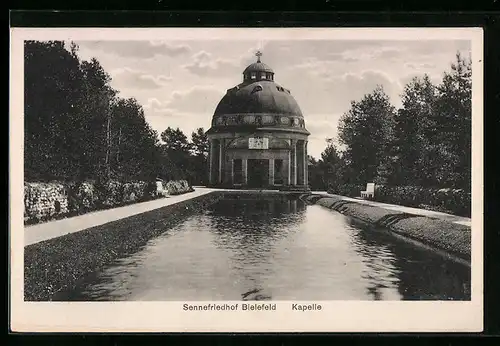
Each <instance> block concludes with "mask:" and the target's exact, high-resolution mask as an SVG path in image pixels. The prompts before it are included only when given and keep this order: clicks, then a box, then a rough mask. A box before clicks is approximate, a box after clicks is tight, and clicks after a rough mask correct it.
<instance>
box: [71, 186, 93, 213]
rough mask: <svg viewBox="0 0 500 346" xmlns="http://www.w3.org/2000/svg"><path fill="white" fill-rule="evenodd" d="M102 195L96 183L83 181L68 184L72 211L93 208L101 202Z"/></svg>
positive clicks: (83, 210)
mask: <svg viewBox="0 0 500 346" xmlns="http://www.w3.org/2000/svg"><path fill="white" fill-rule="evenodd" d="M99 200H100V195H99V191H98V190H97V188H96V186H95V183H94V182H91V181H82V182H75V183H70V184H68V202H69V211H70V212H85V211H90V210H93V209H95V208H96V207H97V205H98V204H99Z"/></svg>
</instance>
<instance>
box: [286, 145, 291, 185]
mask: <svg viewBox="0 0 500 346" xmlns="http://www.w3.org/2000/svg"><path fill="white" fill-rule="evenodd" d="M291 153H292V152H291V149H290V151H289V152H288V160H287V166H288V169H287V184H288V185H290V184H291V183H292V176H291V174H292V173H291V172H292V154H291Z"/></svg>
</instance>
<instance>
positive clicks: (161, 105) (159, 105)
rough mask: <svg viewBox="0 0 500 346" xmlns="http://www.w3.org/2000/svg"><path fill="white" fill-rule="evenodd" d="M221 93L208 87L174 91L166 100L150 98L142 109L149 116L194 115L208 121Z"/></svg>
mask: <svg viewBox="0 0 500 346" xmlns="http://www.w3.org/2000/svg"><path fill="white" fill-rule="evenodd" d="M222 96H223V93H222V92H221V91H220V90H217V89H215V88H213V87H210V86H195V87H193V88H190V89H187V90H182V91H174V92H172V94H171V95H170V97H169V98H168V99H166V100H163V101H161V100H158V99H157V98H150V99H149V100H148V102H147V104H146V105H145V106H144V109H145V110H147V111H148V113H149V114H151V115H162V116H170V117H176V116H181V115H182V114H196V115H197V116H199V117H205V118H206V119H208V120H210V119H211V117H212V115H213V113H214V111H215V107H217V104H218V103H219V101H220V100H221V98H222Z"/></svg>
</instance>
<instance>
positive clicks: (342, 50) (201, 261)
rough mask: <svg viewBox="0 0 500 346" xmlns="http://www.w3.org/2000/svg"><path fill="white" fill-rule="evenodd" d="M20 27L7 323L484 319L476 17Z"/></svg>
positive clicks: (378, 326) (370, 323)
mask: <svg viewBox="0 0 500 346" xmlns="http://www.w3.org/2000/svg"><path fill="white" fill-rule="evenodd" d="M106 30H107V31H106ZM12 38H13V46H12V50H11V61H15V66H13V67H12V69H11V102H12V104H11V114H10V120H11V132H10V133H11V139H10V141H11V197H10V198H11V199H10V203H11V209H12V213H13V214H12V217H11V230H10V232H11V234H10V237H11V253H12V254H11V260H12V263H11V265H12V270H11V279H12V283H11V299H12V301H13V304H18V306H19V308H18V309H14V308H13V312H12V314H13V315H12V319H13V321H15V322H16V323H17V325H18V326H19V328H20V329H22V330H24V331H73V330H75V331H107V330H109V331H119V330H127V331H129V330H136V331H175V330H183V331H428V330H430V331H479V330H481V328H482V299H483V298H482V272H481V270H482V256H483V254H482V236H483V235H482V232H483V230H482V186H481V184H482V180H481V179H482V165H483V161H482V160H483V159H482V147H481V145H482V144H481V143H482V137H481V136H482V117H483V115H482V102H483V99H482V31H481V30H480V29H474V28H469V29H467V28H461V29H442V30H439V29H418V28H414V29H404V28H394V29H378V30H367V29H364V30H363V29H359V30H357V29H355V28H353V29H307V28H303V29H298V28H295V29H290V28H289V29H265V28H259V29H250V28H248V29H222V28H221V29H215V28H213V29H209V30H207V29H195V28H191V29H190V28H185V29H180V28H179V29H175V28H169V29H151V30H148V31H141V30H138V29H136V30H134V29H102V30H97V29H52V30H48V29H47V30H45V29H42V28H40V29H36V28H35V29H26V30H24V31H23V29H17V30H16V29H13V30H12ZM21 210H22V211H23V213H22V214H21ZM14 287H16V288H14ZM14 310H15V311H14ZM349 311H352V312H351V313H349ZM14 315H16V316H14ZM49 316H50V317H49ZM287 318H288V319H289V321H288V324H287V323H286V319H287ZM374 320H376V321H374ZM280 321H283V322H280ZM65 328H66V329H65ZM263 328H264V330H262V329H263ZM300 328H302V329H300Z"/></svg>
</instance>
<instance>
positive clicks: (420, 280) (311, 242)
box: [68, 197, 470, 301]
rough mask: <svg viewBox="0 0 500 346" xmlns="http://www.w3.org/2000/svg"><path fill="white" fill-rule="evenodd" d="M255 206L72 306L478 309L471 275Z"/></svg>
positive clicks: (99, 278)
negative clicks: (176, 303) (403, 303)
mask: <svg viewBox="0 0 500 346" xmlns="http://www.w3.org/2000/svg"><path fill="white" fill-rule="evenodd" d="M246 198H247V199H240V198H237V197H229V198H227V199H223V200H221V201H219V202H218V203H217V204H215V205H213V206H212V207H211V208H210V209H209V210H206V211H205V212H203V213H200V214H197V215H194V216H191V217H189V218H188V219H186V220H185V221H184V222H183V223H181V224H179V225H177V226H176V227H174V228H172V229H167V230H165V233H163V234H162V235H161V236H159V237H157V238H155V239H153V240H151V241H149V243H148V244H147V245H146V246H145V247H143V248H142V249H141V250H140V251H138V252H137V253H135V254H133V255H130V256H129V257H127V258H122V259H120V260H117V261H116V262H115V263H114V264H113V265H111V266H108V267H107V268H105V269H104V270H102V271H101V272H98V273H95V275H94V276H93V277H92V278H90V279H89V280H87V282H85V283H83V284H82V285H81V286H80V287H78V288H77V289H76V290H74V291H73V292H71V294H70V297H69V298H68V299H69V300H143V301H144V300H149V301H155V300H156V301H160V300H161V301H168V300H182V301H187V300H271V299H272V300H336V299H338V300H401V299H410V300H429V299H439V300H443V299H455V300H464V299H466V300H469V299H470V268H468V267H466V266H463V265H461V264H458V263H455V262H452V261H450V260H448V259H445V258H443V257H442V256H440V255H437V254H434V253H432V252H429V251H428V250H425V249H421V248H418V247H416V246H415V245H413V244H409V243H407V242H406V241H403V240H401V239H397V238H395V237H394V236H391V235H389V234H386V233H384V232H381V231H374V230H370V229H364V228H363V227H360V226H359V225H356V224H355V223H353V221H352V220H351V219H350V218H349V217H346V216H344V215H342V214H340V213H337V212H334V211H331V210H328V209H326V208H323V207H321V206H316V205H306V204H305V203H304V202H302V201H300V200H296V199H289V198H283V197H282V198H267V199H257V198H253V199H252V198H249V197H246Z"/></svg>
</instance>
